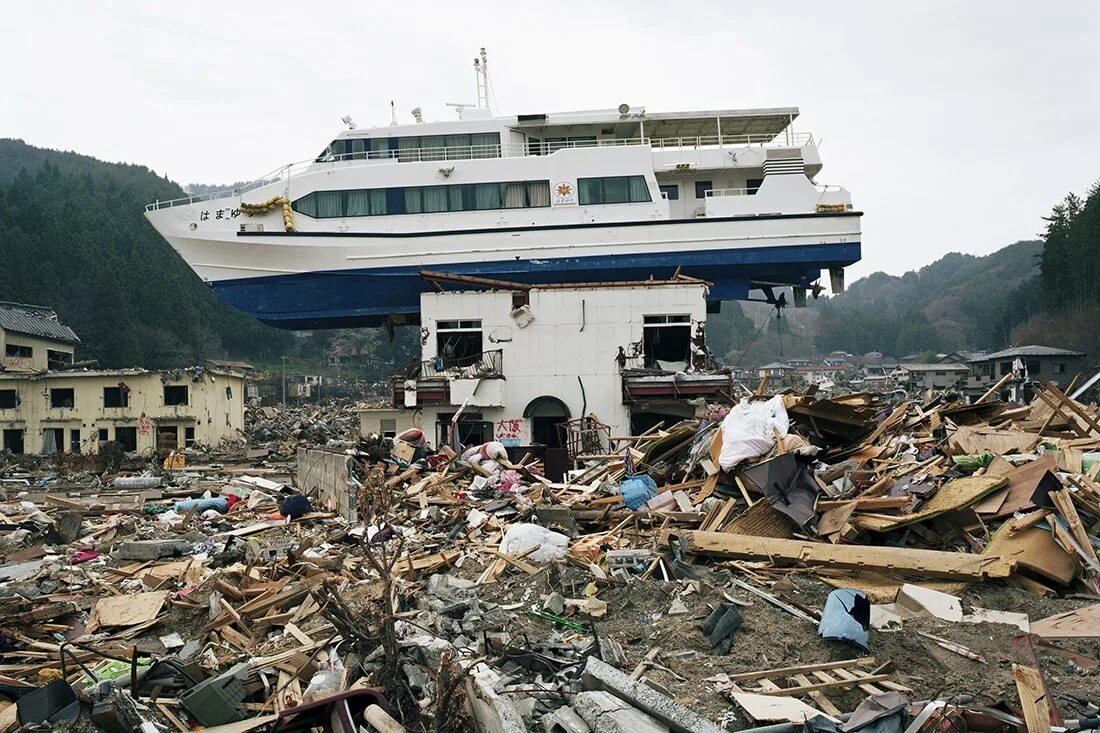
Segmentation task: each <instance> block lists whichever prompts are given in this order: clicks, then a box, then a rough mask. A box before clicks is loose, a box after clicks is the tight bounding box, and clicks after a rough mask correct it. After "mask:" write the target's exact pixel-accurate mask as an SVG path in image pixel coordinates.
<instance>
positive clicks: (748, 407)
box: [718, 395, 790, 471]
mask: <svg viewBox="0 0 1100 733" xmlns="http://www.w3.org/2000/svg"><path fill="white" fill-rule="evenodd" d="M789 427H790V420H789V419H788V418H787V408H785V407H784V406H783V398H782V397H781V396H779V395H776V396H775V397H772V398H771V399H770V400H768V401H767V402H747V401H744V402H741V403H739V404H737V405H734V407H733V409H732V410H730V411H729V414H728V415H726V419H725V420H723V421H722V452H721V453H719V454H718V463H719V465H721V466H722V470H723V471H728V470H730V469H731V468H733V467H734V466H736V465H737V464H738V463H740V462H741V461H744V460H747V459H749V458H756V457H758V456H762V455H764V454H765V453H767V452H768V451H769V450H771V447H772V446H773V445H775V434H776V432H778V433H779V436H780V437H786V435H787V429H788V428H789Z"/></svg>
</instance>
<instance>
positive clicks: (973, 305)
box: [707, 241, 1043, 364]
mask: <svg viewBox="0 0 1100 733" xmlns="http://www.w3.org/2000/svg"><path fill="white" fill-rule="evenodd" d="M1042 249H1043V244H1042V242H1038V241H1025V242H1017V243H1016V244H1012V245H1009V246H1008V247H1005V248H1003V249H1001V250H998V251H996V252H993V253H992V254H989V255H985V256H983V257H976V256H974V255H966V254H959V253H957V252H952V253H950V254H947V255H945V256H944V257H941V258H940V259H938V260H936V261H935V262H933V263H932V264H930V265H926V266H925V267H922V268H921V269H919V270H915V271H911V272H907V273H905V274H904V275H900V276H898V275H888V274H886V273H884V272H876V273H873V274H871V275H868V276H867V277H864V278H861V279H859V280H857V281H855V282H854V283H851V284H850V285H849V287H848V289H847V290H846V291H845V292H844V293H842V294H841V295H838V296H835V297H830V298H824V297H823V298H821V299H820V300H817V301H813V300H811V301H810V303H809V307H808V308H805V309H794V308H787V309H785V310H784V311H783V314H782V318H780V319H776V318H775V313H774V309H772V308H770V307H768V306H764V305H762V304H755V303H746V304H744V305H743V306H741V307H739V305H738V304H736V303H727V304H724V305H723V308H722V310H723V313H722V314H721V315H720V316H718V317H717V319H714V318H712V320H711V321H710V324H709V327H708V333H707V336H708V340H709V341H710V342H711V343H712V345H715V344H717V347H718V348H717V349H716V352H717V353H718V354H719V355H720V356H721V355H724V356H725V358H726V360H727V361H730V362H731V363H734V362H737V361H738V360H742V355H743V354H744V351H745V349H746V347H747V346H748V344H749V342H750V340H752V339H753V338H754V337H755V341H754V342H753V343H752V346H751V348H749V353H747V354H744V358H743V361H744V363H745V364H761V363H764V362H768V361H774V360H775V359H778V358H780V357H791V356H804V357H813V356H815V355H816V356H822V355H824V354H827V353H829V352H830V351H834V350H840V351H847V352H850V353H854V354H864V353H867V352H869V351H881V352H883V353H884V354H887V355H890V356H895V357H896V356H903V355H906V354H920V353H925V352H944V351H953V350H955V349H964V348H965V349H996V348H1000V347H1002V346H1005V345H1007V344H1008V343H1009V342H1010V341H1011V336H1012V331H1013V328H1015V327H1016V326H1018V325H1019V324H1021V323H1023V322H1024V321H1026V320H1027V319H1028V318H1029V317H1031V316H1033V315H1035V314H1037V313H1038V312H1039V310H1040V292H1039V278H1038V275H1039V258H1040V254H1041V253H1042ZM746 314H747V316H746ZM769 317H770V319H771V320H770V321H768V324H767V326H766V327H764V328H763V329H762V330H760V333H759V334H757V330H758V327H759V326H760V324H762V323H763V322H764V320H765V319H768V318H769ZM715 339H717V341H716V340H715Z"/></svg>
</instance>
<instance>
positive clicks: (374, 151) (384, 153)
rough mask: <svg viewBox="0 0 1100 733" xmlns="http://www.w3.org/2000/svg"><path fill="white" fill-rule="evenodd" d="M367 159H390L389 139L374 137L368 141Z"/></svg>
mask: <svg viewBox="0 0 1100 733" xmlns="http://www.w3.org/2000/svg"><path fill="white" fill-rule="evenodd" d="M367 157H369V158H389V157H390V139H389V138H388V137H376V138H372V139H371V141H370V152H369V153H368V154H367Z"/></svg>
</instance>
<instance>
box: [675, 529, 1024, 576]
mask: <svg viewBox="0 0 1100 733" xmlns="http://www.w3.org/2000/svg"><path fill="white" fill-rule="evenodd" d="M673 535H676V536H679V537H682V538H684V539H686V540H687V542H688V547H687V551H688V552H689V553H692V554H695V555H708V556H711V557H723V558H730V559H733V560H759V561H765V562H768V561H770V562H773V563H774V562H776V561H780V560H782V561H787V562H792V563H804V564H807V565H822V566H825V567H829V568H841V569H850V570H883V571H897V572H905V573H909V574H912V575H920V576H925V577H929V578H947V579H952V580H985V579H987V578H1006V577H1008V576H1009V575H1010V574H1011V573H1012V570H1013V566H1014V563H1013V562H1011V561H1007V560H1005V559H1004V558H1002V557H1000V556H993V555H971V554H967V553H962V552H941V551H938V550H917V549H913V548H909V547H868V546H863V545H831V544H824V543H820V542H808V541H804V540H789V539H780V538H776V537H750V536H745V535H735V534H726V533H723V532H702V531H686V532H675V531H672V530H665V531H664V532H662V533H661V540H660V541H661V545H665V546H667V544H668V543H669V540H670V538H671V537H672V536H673Z"/></svg>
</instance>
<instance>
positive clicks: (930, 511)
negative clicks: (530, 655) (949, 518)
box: [852, 476, 1008, 532]
mask: <svg viewBox="0 0 1100 733" xmlns="http://www.w3.org/2000/svg"><path fill="white" fill-rule="evenodd" d="M1007 485H1008V480H1007V479H1005V478H1003V477H1001V476H968V477H966V478H959V479H955V480H954V481H948V482H947V483H946V484H944V485H943V486H941V487H940V489H939V491H937V492H936V494H935V495H934V496H933V497H932V498H931V499H929V500H928V501H927V502H925V503H924V506H922V507H921V509H920V511H918V512H914V513H913V514H902V515H901V516H898V517H884V516H860V515H856V516H855V518H854V519H853V520H852V521H853V523H854V524H855V525H856V526H858V527H859V528H860V529H866V530H869V531H872V532H886V531H889V530H892V529H897V528H899V527H904V526H906V525H908V524H913V523H914V522H923V521H925V520H927V519H931V518H932V517H935V516H938V515H940V514H943V513H944V512H949V511H953V510H955V509H962V508H964V507H968V506H970V505H971V504H974V503H975V502H977V501H978V500H980V499H981V498H982V497H985V496H988V495H989V494H991V493H993V492H994V491H997V490H998V489H1001V488H1003V487H1004V486H1007Z"/></svg>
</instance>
